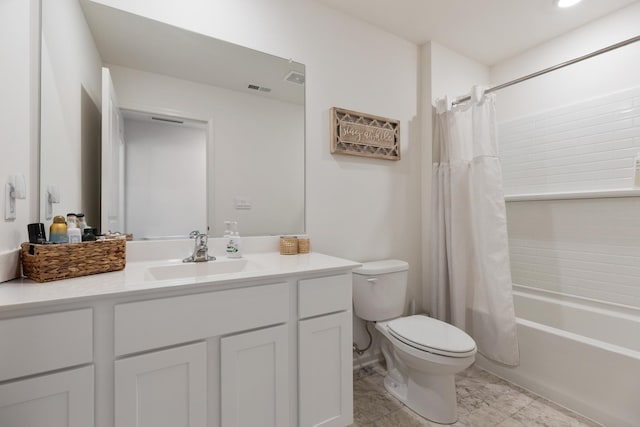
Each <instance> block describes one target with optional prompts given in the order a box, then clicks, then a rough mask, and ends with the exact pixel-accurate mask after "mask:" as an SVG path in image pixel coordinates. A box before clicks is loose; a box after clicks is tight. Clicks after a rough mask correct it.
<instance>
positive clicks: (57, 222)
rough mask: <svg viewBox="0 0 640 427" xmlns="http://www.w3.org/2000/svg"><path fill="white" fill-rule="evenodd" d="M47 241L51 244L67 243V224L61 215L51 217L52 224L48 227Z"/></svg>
mask: <svg viewBox="0 0 640 427" xmlns="http://www.w3.org/2000/svg"><path fill="white" fill-rule="evenodd" d="M49 241H50V242H53V243H67V242H68V241H69V238H68V237H67V223H66V222H65V221H64V217H63V216H62V215H56V216H55V217H53V223H52V224H51V227H49Z"/></svg>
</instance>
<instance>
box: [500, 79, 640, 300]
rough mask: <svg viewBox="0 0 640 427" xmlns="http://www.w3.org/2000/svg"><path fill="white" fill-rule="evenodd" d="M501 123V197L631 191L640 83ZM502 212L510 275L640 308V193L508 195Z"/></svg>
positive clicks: (638, 145)
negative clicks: (569, 195) (565, 195)
mask: <svg viewBox="0 0 640 427" xmlns="http://www.w3.org/2000/svg"><path fill="white" fill-rule="evenodd" d="M498 108H500V106H499V104H498ZM498 126H499V141H500V155H501V159H502V166H503V173H504V187H505V194H507V195H521V194H531V193H548V192H570V191H588V190H613V189H630V188H631V180H632V165H633V158H634V157H635V155H636V153H638V152H639V151H640V88H635V89H631V90H628V91H624V92H619V93H616V94H613V95H608V96H604V97H600V98H597V99H592V100H589V101H585V102H582V103H579V104H574V105H571V106H568V107H562V108H558V109H556V110H553V111H547V112H544V113H540V114H535V115H531V116H527V117H522V118H519V119H516V120H513V121H509V122H504V123H499V125H498ZM507 216H508V226H509V245H510V256H511V268H512V278H513V282H514V283H516V284H520V285H525V286H531V287H535V288H539V289H544V290H549V291H553V292H560V293H563V294H569V295H575V296H580V297H586V298H592V299H597V300H601V301H606V302H611V303H617V304H624V305H630V306H635V307H640V196H639V197H629V198H601V199H569V200H535V201H520V202H508V203H507Z"/></svg>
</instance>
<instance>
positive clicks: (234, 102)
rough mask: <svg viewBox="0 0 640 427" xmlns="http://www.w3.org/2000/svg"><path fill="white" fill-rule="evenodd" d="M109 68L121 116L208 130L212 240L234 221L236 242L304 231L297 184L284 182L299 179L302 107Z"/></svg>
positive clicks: (300, 186)
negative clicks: (183, 120) (180, 120)
mask: <svg viewBox="0 0 640 427" xmlns="http://www.w3.org/2000/svg"><path fill="white" fill-rule="evenodd" d="M110 68H111V75H112V78H113V81H114V85H115V88H116V92H117V93H118V101H119V102H120V105H121V107H122V108H128V109H134V110H147V109H151V110H152V111H153V112H156V113H157V112H163V111H167V112H172V113H173V114H177V115H179V116H180V115H182V116H185V117H187V118H192V119H198V120H202V121H210V122H211V125H212V141H211V145H210V148H209V150H208V154H207V155H208V158H209V160H208V163H209V165H210V168H209V176H208V180H209V181H208V182H209V184H208V186H209V189H208V191H209V200H210V201H211V206H209V221H208V223H209V226H210V227H211V229H210V232H211V233H212V234H216V235H221V234H222V232H223V231H224V221H225V220H236V221H238V223H239V231H240V233H241V235H242V234H248V235H264V234H267V233H270V234H276V235H280V234H290V233H292V232H299V231H301V230H304V215H303V214H302V211H303V209H304V205H303V204H302V203H303V201H304V180H303V179H302V178H298V179H292V177H303V176H304V140H303V139H302V138H303V136H304V106H302V105H298V104H294V103H289V102H283V101H278V100H275V99H269V98H265V97H260V96H257V95H251V94H246V93H241V92H238V91H232V90H228V89H223V88H219V87H215V86H209V85H204V84H198V83H194V82H190V81H185V80H180V79H176V78H172V77H168V76H163V75H160V74H153V73H147V72H143V71H138V70H133V69H130V68H124V67H119V66H111V67H110ZM202 161H203V162H204V161H205V158H204V157H203V158H202ZM265 189H269V191H265ZM237 197H240V198H242V199H243V200H247V201H249V202H250V203H251V209H236V207H235V206H236V198H237ZM205 200H206V198H205ZM203 212H204V210H203ZM204 223H206V221H205V222H204ZM204 223H203V224H204ZM195 226H196V224H189V223H185V224H183V227H184V230H183V232H182V233H176V234H185V233H187V234H188V233H189V231H191V230H193V228H194V227H195ZM199 227H201V225H199ZM201 229H204V228H201Z"/></svg>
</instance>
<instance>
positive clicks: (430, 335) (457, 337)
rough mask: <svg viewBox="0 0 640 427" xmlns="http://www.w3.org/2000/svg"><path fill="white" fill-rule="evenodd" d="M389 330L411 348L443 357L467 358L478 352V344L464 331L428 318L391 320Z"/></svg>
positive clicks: (388, 324) (415, 317)
mask: <svg viewBox="0 0 640 427" xmlns="http://www.w3.org/2000/svg"><path fill="white" fill-rule="evenodd" d="M387 330H388V331H389V333H390V334H391V335H393V337H395V338H396V339H398V340H400V341H402V342H403V343H405V344H407V345H409V346H411V347H414V348H417V349H419V350H422V351H427V352H429V353H434V354H439V355H441V356H448V357H467V356H471V355H473V354H474V353H475V352H476V343H475V342H474V341H473V338H471V337H470V336H469V335H467V334H466V333H465V332H464V331H462V330H460V329H458V328H456V327H455V326H453V325H450V324H448V323H445V322H442V321H440V320H437V319H433V318H431V317H427V316H421V315H415V316H408V317H401V318H398V319H394V320H391V321H390V322H388V323H387Z"/></svg>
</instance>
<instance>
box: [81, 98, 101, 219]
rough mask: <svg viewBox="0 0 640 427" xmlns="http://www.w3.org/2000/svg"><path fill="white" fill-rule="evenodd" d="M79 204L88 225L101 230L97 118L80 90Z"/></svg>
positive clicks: (98, 129) (98, 120) (96, 107)
mask: <svg viewBox="0 0 640 427" xmlns="http://www.w3.org/2000/svg"><path fill="white" fill-rule="evenodd" d="M80 117H81V120H80V127H81V130H80V153H81V157H80V194H81V197H80V200H81V206H80V208H81V211H82V212H83V213H84V214H85V216H86V217H87V218H93V219H92V222H91V224H90V225H92V226H94V227H96V228H98V229H101V228H102V227H101V225H100V223H99V221H100V187H101V179H100V178H101V164H100V163H101V162H100V156H101V152H102V151H101V141H100V138H101V135H100V134H101V121H102V118H101V115H100V109H99V108H98V106H97V105H96V103H95V102H94V101H93V99H91V97H90V96H89V94H88V93H87V91H86V90H85V88H84V87H82V86H81V90H80Z"/></svg>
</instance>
